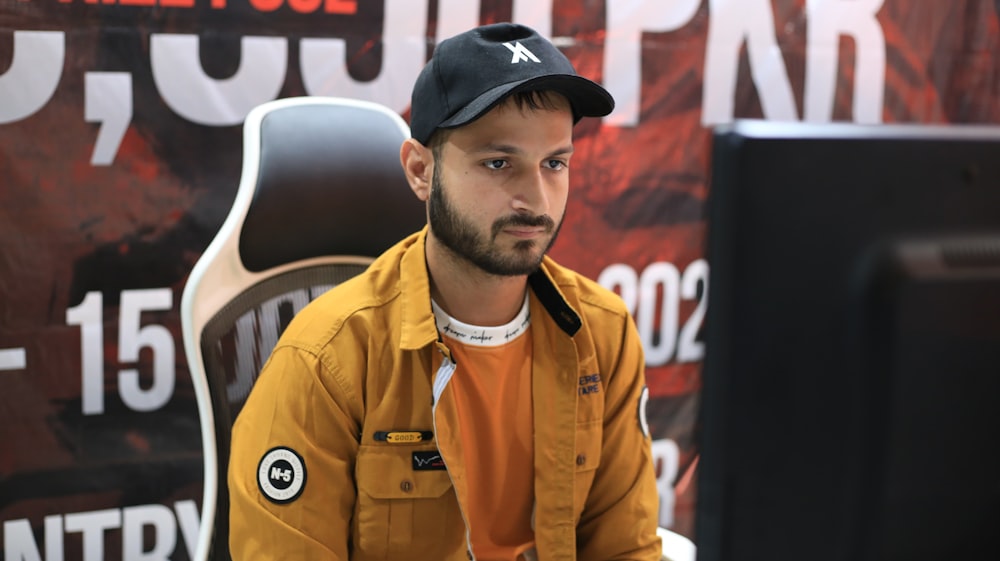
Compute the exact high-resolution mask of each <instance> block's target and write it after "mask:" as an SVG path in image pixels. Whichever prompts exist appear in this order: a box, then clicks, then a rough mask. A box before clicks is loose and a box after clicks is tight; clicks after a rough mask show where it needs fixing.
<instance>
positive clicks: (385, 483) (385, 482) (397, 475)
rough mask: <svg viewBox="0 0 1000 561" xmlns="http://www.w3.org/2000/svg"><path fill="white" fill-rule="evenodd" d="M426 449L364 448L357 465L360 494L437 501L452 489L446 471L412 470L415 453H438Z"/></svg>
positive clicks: (413, 447)
mask: <svg viewBox="0 0 1000 561" xmlns="http://www.w3.org/2000/svg"><path fill="white" fill-rule="evenodd" d="M435 450H436V449H435V448H428V447H426V446H421V447H417V446H400V447H396V446H392V445H382V446H371V445H369V446H361V448H360V449H359V450H358V462H357V465H356V466H355V473H354V475H355V481H357V485H358V492H359V493H365V494H367V495H368V496H370V497H372V498H375V499H428V498H436V497H440V496H441V495H443V494H445V492H447V491H448V490H449V489H451V478H450V477H449V476H448V472H447V471H446V470H443V469H442V470H431V471H418V470H414V469H413V453H414V452H427V451H435Z"/></svg>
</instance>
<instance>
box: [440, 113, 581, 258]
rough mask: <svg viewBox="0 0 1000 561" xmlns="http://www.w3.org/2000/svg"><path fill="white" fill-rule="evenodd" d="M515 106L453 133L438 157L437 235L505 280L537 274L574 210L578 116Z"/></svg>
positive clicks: (457, 253) (461, 255) (453, 250)
mask: <svg viewBox="0 0 1000 561" xmlns="http://www.w3.org/2000/svg"><path fill="white" fill-rule="evenodd" d="M548 99H549V100H550V102H551V105H552V107H551V108H538V109H531V108H528V107H523V108H519V107H518V106H517V105H516V104H515V103H513V101H511V100H508V101H507V102H506V103H505V104H502V105H500V106H498V107H496V108H494V109H493V110H491V111H490V112H489V113H487V114H486V115H484V116H482V117H480V118H479V119H477V120H476V121H473V122H472V123H470V124H468V125H465V126H463V127H461V128H457V129H454V130H452V131H449V132H448V133H447V137H446V139H445V141H444V142H443V143H442V145H441V146H440V148H439V149H437V150H435V164H434V173H433V178H432V186H431V193H430V197H429V221H430V229H431V233H432V235H433V236H434V237H435V238H436V239H437V240H438V241H439V242H440V243H441V244H442V245H443V246H444V247H446V248H447V249H448V250H450V252H451V253H452V254H454V255H455V256H456V257H458V258H460V259H464V260H466V261H468V262H470V263H472V264H473V265H475V266H476V267H478V268H480V269H482V270H483V271H485V272H487V273H489V274H493V275H499V276H512V275H526V274H530V273H532V272H533V271H535V270H536V269H537V268H538V266H539V264H540V263H541V261H542V257H543V256H544V255H545V252H546V251H548V249H549V247H551V245H552V243H553V242H554V241H555V237H556V234H557V233H558V231H559V226H560V225H561V224H562V219H563V214H564V212H565V210H566V198H567V195H568V191H569V167H568V166H569V159H570V156H571V155H572V152H573V143H572V129H573V115H572V111H571V110H570V106H569V103H568V102H567V101H566V100H565V99H564V98H563V97H562V96H558V95H551V96H549V98H548Z"/></svg>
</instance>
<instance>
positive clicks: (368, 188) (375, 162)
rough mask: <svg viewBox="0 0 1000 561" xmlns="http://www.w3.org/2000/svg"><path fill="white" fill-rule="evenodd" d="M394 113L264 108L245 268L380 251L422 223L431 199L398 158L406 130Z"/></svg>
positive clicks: (243, 250)
mask: <svg viewBox="0 0 1000 561" xmlns="http://www.w3.org/2000/svg"><path fill="white" fill-rule="evenodd" d="M395 117H396V116H395V115H393V114H390V113H388V112H384V111H379V110H377V109H374V108H372V107H369V106H366V105H363V104H343V105H337V104H331V103H328V102H327V103H321V102H317V103H306V104H301V105H292V106H287V107H279V108H277V109H274V110H272V111H270V112H268V113H267V114H266V115H264V117H263V118H262V119H261V124H260V135H259V136H260V146H259V148H260V159H259V166H258V169H257V177H256V182H255V192H254V196H253V200H252V202H251V203H250V208H249V210H248V212H247V216H246V219H245V220H244V225H243V229H242V232H241V234H240V242H239V245H240V254H241V257H242V260H243V262H244V266H245V267H246V268H247V269H248V270H250V271H255V272H259V271H263V270H266V269H269V268H272V267H275V266H278V265H282V264H285V263H291V262H294V261H298V260H302V259H308V258H312V257H319V256H328V255H352V256H368V257H375V256H378V255H379V254H380V253H382V252H383V251H384V250H386V249H388V248H389V247H391V246H392V245H393V244H395V243H396V242H397V241H399V240H400V239H402V238H403V237H405V236H406V235H409V234H411V233H413V232H415V231H417V230H419V229H420V228H421V227H423V225H424V224H425V222H426V214H425V207H424V203H423V202H421V201H420V200H419V199H417V198H416V196H414V194H413V192H412V191H411V190H410V188H409V186H408V184H407V182H406V177H405V175H404V174H403V170H402V167H401V165H400V162H399V147H400V144H401V143H402V142H403V140H404V139H405V138H406V137H407V133H406V131H405V130H401V128H400V127H401V122H400V120H398V119H397V118H395ZM402 126H403V127H405V124H403V125H402ZM245 149H246V148H245ZM246 175H247V170H246V169H245V170H244V178H243V181H247V180H248V178H247V177H246ZM243 187H244V186H242V185H241V188H243Z"/></svg>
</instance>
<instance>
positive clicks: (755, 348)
mask: <svg viewBox="0 0 1000 561" xmlns="http://www.w3.org/2000/svg"><path fill="white" fill-rule="evenodd" d="M707 208H708V218H707V220H708V234H707V251H706V254H707V259H708V262H709V265H710V267H711V276H710V280H709V291H708V294H709V305H708V311H707V316H706V323H705V328H704V334H705V344H706V357H705V361H704V364H703V391H702V395H701V399H702V401H701V412H700V417H699V423H698V438H699V440H700V446H701V454H702V456H701V460H700V466H699V470H700V471H699V477H698V502H697V508H696V515H695V516H696V518H695V524H696V527H695V541H696V543H697V546H698V559H699V561H749V560H757V559H760V560H765V559H766V560H768V561H793V560H794V561H846V560H852V561H853V560H859V561H860V560H863V561H869V560H904V559H905V560H908V561H914V560H915V561H921V560H932V559H933V560H936V561H939V560H941V559H963V560H966V559H996V558H998V556H1000V127H989V126H916V125H878V126H863V125H853V124H822V125H820V124H812V125H810V124H788V123H773V122H762V121H738V122H736V123H734V124H732V125H730V126H727V127H723V128H720V129H717V130H716V131H715V133H714V135H713V144H712V164H711V181H710V190H709V195H708V202H707Z"/></svg>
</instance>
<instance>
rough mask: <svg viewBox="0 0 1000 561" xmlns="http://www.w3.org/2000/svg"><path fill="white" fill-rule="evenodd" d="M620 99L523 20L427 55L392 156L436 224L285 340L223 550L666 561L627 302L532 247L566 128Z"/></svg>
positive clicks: (245, 421) (246, 425) (235, 491)
mask: <svg viewBox="0 0 1000 561" xmlns="http://www.w3.org/2000/svg"><path fill="white" fill-rule="evenodd" d="M612 108H613V101H612V99H611V96H610V95H609V94H608V93H607V92H606V91H605V90H604V89H603V88H601V87H600V86H599V85H597V84H595V83H593V82H591V81H589V80H586V79H584V78H582V77H580V76H577V75H576V73H575V71H574V69H573V67H572V65H571V64H570V63H569V61H568V60H567V59H566V58H565V56H563V55H562V53H560V52H559V51H558V49H556V48H555V47H554V46H553V45H552V44H551V43H549V42H548V41H547V40H545V39H544V38H542V37H540V36H539V35H538V34H536V33H535V32H534V31H532V30H530V29H528V28H526V27H523V26H518V25H511V24H496V25H489V26H484V27H480V28H477V29H474V30H472V31H469V32H466V33H463V34H461V35H458V36H456V37H454V38H451V39H449V40H446V41H444V42H442V43H441V44H440V45H439V46H438V47H437V48H436V49H435V52H434V55H433V57H432V59H431V61H430V62H429V63H428V65H427V66H426V67H425V68H424V70H423V71H422V73H421V75H420V77H419V78H418V79H417V82H416V85H415V86H414V90H413V97H412V106H411V123H412V126H411V129H412V138H410V139H408V140H407V141H406V142H404V143H403V145H402V147H401V149H400V159H401V162H402V165H403V168H404V170H405V173H406V177H407V179H408V181H409V184H410V187H411V188H412V190H413V192H414V193H415V194H416V196H417V197H419V198H420V199H421V200H423V201H426V203H427V213H428V222H429V225H428V227H427V228H425V229H424V230H423V231H421V232H419V233H416V234H414V235H412V236H410V237H408V238H407V239H404V240H402V241H401V242H400V243H399V244H397V245H396V246H395V247H393V248H391V249H389V250H388V251H387V252H386V253H385V254H383V255H382V256H381V257H379V258H378V259H377V260H376V261H375V262H374V263H372V265H371V266H370V267H369V269H368V270H367V271H366V272H365V273H364V274H362V275H360V276H358V277H356V278H354V279H352V280H350V281H347V282H345V283H343V284H342V285H340V286H338V287H336V288H334V289H332V290H331V291H329V292H328V293H327V294H325V295H323V296H322V297H320V298H319V299H317V300H316V301H315V302H314V303H312V304H311V305H309V306H308V307H307V308H306V309H304V310H303V311H302V312H300V313H299V315H298V316H296V318H295V319H294V321H293V322H292V323H291V325H290V326H289V327H288V328H287V329H286V331H285V333H284V334H283V335H282V338H281V340H280V341H279V343H278V345H277V347H276V348H275V350H274V352H273V354H272V356H271V358H270V360H269V361H268V363H267V364H266V365H265V367H264V370H263V372H262V374H261V376H260V378H259V380H258V382H257V384H256V386H255V387H254V389H253V392H252V393H251V395H250V398H249V400H248V401H247V403H246V406H245V407H244V409H243V410H242V412H241V413H240V416H239V418H238V419H237V422H236V425H235V427H234V429H233V447H232V454H231V458H230V465H229V486H230V494H231V497H230V500H231V517H230V519H231V532H230V548H231V550H232V554H233V558H234V559H238V560H243V559H310V560H316V559H339V560H345V561H346V560H348V559H350V560H355V561H357V560H369V559H418V560H423V559H426V560H434V561H437V560H458V559H478V560H480V561H491V560H510V561H514V560H520V559H524V560H529V561H530V560H535V559H538V560H542V561H555V560H562V559H565V560H571V559H581V560H592V561H609V560H614V559H630V560H650V561H652V560H658V559H659V558H660V541H659V538H658V537H657V536H656V526H657V521H656V513H657V492H656V485H655V480H654V474H653V463H652V460H651V456H650V441H649V436H648V434H646V430H647V429H646V428H645V419H644V412H643V405H644V397H645V395H644V394H645V386H644V379H643V377H644V373H643V356H642V350H641V347H640V344H639V340H638V337H637V333H636V330H635V328H634V325H633V322H632V319H631V317H629V314H628V312H627V311H626V310H625V308H624V306H623V304H622V302H621V300H620V299H619V298H618V297H617V296H616V295H614V294H612V293H610V292H608V291H607V290H605V289H603V288H601V287H600V286H598V285H597V284H596V283H593V282H591V281H589V280H587V279H585V278H583V277H581V276H580V275H578V274H576V273H573V272H571V271H569V270H567V269H564V268H562V267H560V266H559V265H557V264H555V263H554V262H553V261H552V260H551V259H549V258H548V257H546V256H545V253H546V251H547V250H548V248H549V247H550V246H551V244H552V242H553V240H554V239H555V236H556V233H557V232H558V230H559V225H560V224H561V222H562V218H563V213H564V211H565V208H566V200H567V196H568V190H569V166H570V159H571V156H572V154H573V143H572V128H573V125H574V124H575V123H576V122H577V121H578V120H579V119H580V118H581V117H583V116H601V115H606V114H608V113H609V112H610V111H611V109H612Z"/></svg>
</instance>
